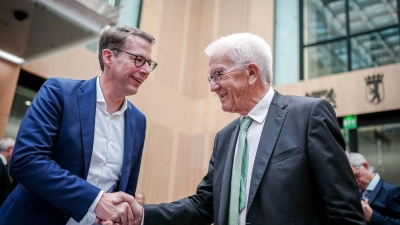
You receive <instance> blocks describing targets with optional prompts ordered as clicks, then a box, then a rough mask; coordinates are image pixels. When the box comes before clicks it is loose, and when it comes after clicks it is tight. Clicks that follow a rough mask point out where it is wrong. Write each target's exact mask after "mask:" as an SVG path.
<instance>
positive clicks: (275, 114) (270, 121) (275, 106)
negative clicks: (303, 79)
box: [247, 92, 287, 212]
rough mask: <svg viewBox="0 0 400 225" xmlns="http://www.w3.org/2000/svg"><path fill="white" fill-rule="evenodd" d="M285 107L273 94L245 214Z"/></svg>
mask: <svg viewBox="0 0 400 225" xmlns="http://www.w3.org/2000/svg"><path fill="white" fill-rule="evenodd" d="M286 105H287V104H286V101H285V97H284V96H283V95H281V94H279V93H278V92H275V95H274V98H273V99H272V102H271V105H270V106H269V110H268V114H267V118H266V120H265V124H264V128H263V131H262V133H261V138H260V143H259V144H258V149H257V153H256V158H255V161H254V167H253V173H252V176H251V184H250V191H249V198H248V202H247V204H248V205H247V212H248V211H249V209H250V207H251V204H252V203H253V200H254V196H255V195H256V193H257V190H258V187H259V186H260V182H261V179H262V177H263V176H264V172H265V169H266V168H267V165H268V162H269V160H270V158H271V155H272V152H273V150H274V146H275V143H276V141H277V139H278V136H279V133H280V130H281V128H282V124H283V121H284V120H285V117H286V114H287V111H284V110H282V108H284V107H286Z"/></svg>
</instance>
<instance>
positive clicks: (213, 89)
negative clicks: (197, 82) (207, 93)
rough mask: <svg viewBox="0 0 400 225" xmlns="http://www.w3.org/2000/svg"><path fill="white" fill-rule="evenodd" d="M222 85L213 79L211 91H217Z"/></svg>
mask: <svg viewBox="0 0 400 225" xmlns="http://www.w3.org/2000/svg"><path fill="white" fill-rule="evenodd" d="M220 87H221V86H219V83H216V82H215V81H214V80H211V82H210V88H211V92H215V91H216V90H218V88H220Z"/></svg>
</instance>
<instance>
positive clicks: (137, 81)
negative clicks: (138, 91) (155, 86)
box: [133, 77, 143, 84]
mask: <svg viewBox="0 0 400 225" xmlns="http://www.w3.org/2000/svg"><path fill="white" fill-rule="evenodd" d="M133 79H134V80H136V82H138V83H139V84H141V83H142V82H143V81H140V80H138V79H136V78H134V77H133Z"/></svg>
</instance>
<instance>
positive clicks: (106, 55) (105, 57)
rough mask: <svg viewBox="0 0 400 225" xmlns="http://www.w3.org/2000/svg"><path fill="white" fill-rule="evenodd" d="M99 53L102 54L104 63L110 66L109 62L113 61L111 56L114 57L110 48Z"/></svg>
mask: <svg viewBox="0 0 400 225" xmlns="http://www.w3.org/2000/svg"><path fill="white" fill-rule="evenodd" d="M101 54H102V56H103V63H104V65H108V66H111V64H112V62H113V57H114V54H113V52H112V51H111V50H110V49H103V51H102V52H101Z"/></svg>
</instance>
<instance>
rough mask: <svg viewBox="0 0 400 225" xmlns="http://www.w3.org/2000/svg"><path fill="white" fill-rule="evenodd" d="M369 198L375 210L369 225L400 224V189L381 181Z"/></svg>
mask: <svg viewBox="0 0 400 225" xmlns="http://www.w3.org/2000/svg"><path fill="white" fill-rule="evenodd" d="M368 197H369V205H370V206H371V208H372V209H373V210H374V212H373V213H372V216H371V221H370V223H369V224H371V225H392V224H400V187H398V186H396V185H394V184H391V183H389V182H386V181H384V180H382V179H380V180H379V182H378V184H377V185H376V187H375V189H374V190H373V191H372V192H371V194H370V195H369V196H368Z"/></svg>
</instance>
